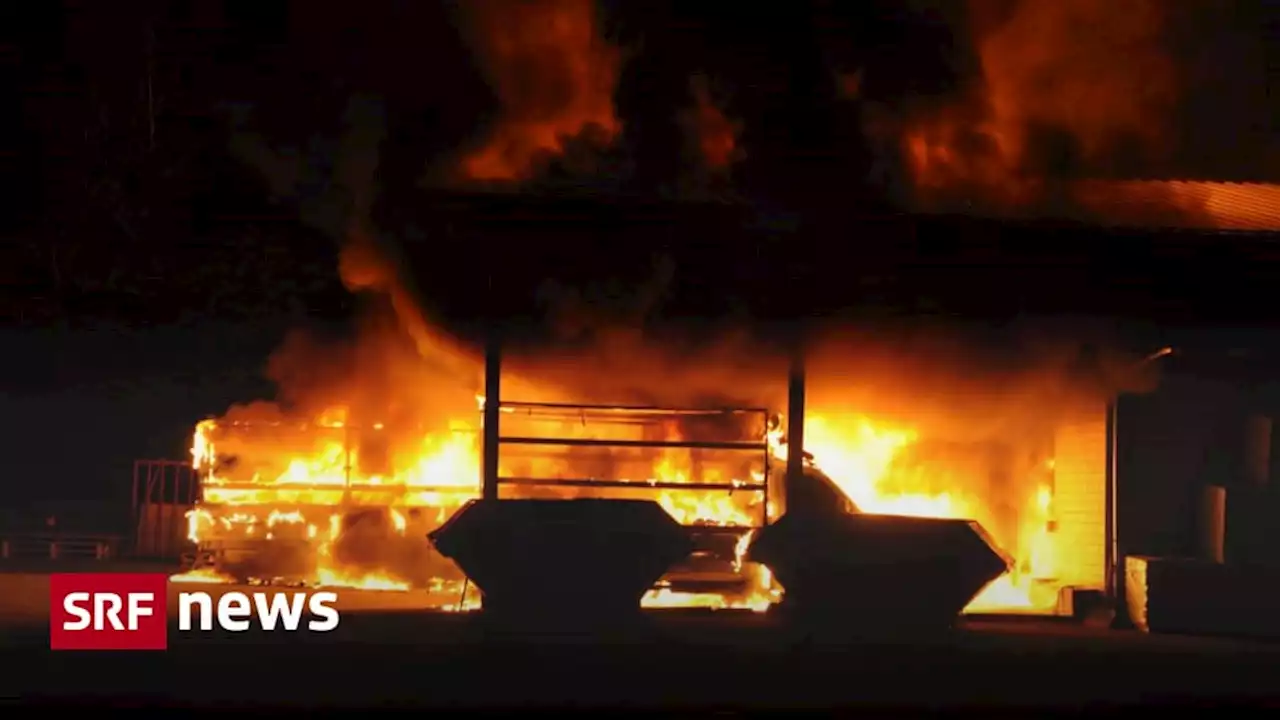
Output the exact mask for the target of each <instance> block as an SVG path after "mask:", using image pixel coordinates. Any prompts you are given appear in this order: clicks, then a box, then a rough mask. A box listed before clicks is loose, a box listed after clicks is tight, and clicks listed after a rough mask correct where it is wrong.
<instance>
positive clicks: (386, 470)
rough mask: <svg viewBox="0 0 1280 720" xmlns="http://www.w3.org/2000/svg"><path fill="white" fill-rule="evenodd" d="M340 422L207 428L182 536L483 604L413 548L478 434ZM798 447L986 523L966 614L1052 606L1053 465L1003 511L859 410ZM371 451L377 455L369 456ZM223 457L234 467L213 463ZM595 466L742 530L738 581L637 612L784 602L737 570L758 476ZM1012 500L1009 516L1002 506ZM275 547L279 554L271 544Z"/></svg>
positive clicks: (865, 485)
mask: <svg viewBox="0 0 1280 720" xmlns="http://www.w3.org/2000/svg"><path fill="white" fill-rule="evenodd" d="M481 405H483V400H481ZM506 409H507V408H504V410H506ZM341 416H343V412H342V411H341V410H340V409H339V410H332V411H327V412H326V417H325V418H324V421H323V422H322V421H317V422H315V423H313V424H311V425H309V426H306V427H290V426H285V425H274V426H268V427H265V428H263V427H255V428H250V427H248V426H242V425H235V424H227V425H220V424H219V423H217V422H213V421H205V422H202V423H200V424H199V425H198V426H197V428H196V434H195V440H194V442H193V449H192V454H193V456H194V458H195V461H196V466H197V468H198V469H199V470H200V471H201V472H202V474H203V475H204V477H205V484H204V490H203V499H202V502H201V504H200V505H199V506H198V507H197V508H196V509H195V510H193V511H191V513H190V514H189V537H190V539H191V540H192V541H193V542H196V543H199V544H200V545H201V546H202V547H204V548H209V547H217V548H221V549H222V552H223V553H224V554H225V555H226V556H227V557H232V556H234V555H235V553H236V551H237V549H239V548H242V547H253V548H256V549H255V550H253V551H252V552H248V551H246V555H247V556H254V555H262V554H264V553H265V554H272V553H275V554H277V555H284V556H288V557H291V558H293V560H292V562H293V563H294V565H295V566H296V568H297V569H296V571H295V572H294V573H293V574H292V575H290V576H289V577H291V578H292V580H293V581H295V582H301V583H305V584H308V585H312V586H324V587H351V588H364V589H371V590H386V591H404V590H409V589H411V588H424V587H425V588H427V589H428V590H430V591H431V592H437V593H441V594H444V595H450V596H453V597H455V598H456V601H453V602H449V603H447V604H446V605H447V608H449V609H453V610H465V609H471V608H475V607H477V606H478V602H473V601H468V600H465V598H464V597H463V595H464V594H465V593H466V592H467V587H466V584H465V581H464V579H463V578H462V577H461V575H460V573H457V571H456V568H452V567H451V564H449V563H447V561H444V562H441V559H440V558H436V560H435V563H434V564H431V563H427V564H426V565H425V566H424V564H423V555H422V553H423V552H424V551H425V548H424V546H425V545H426V543H425V542H424V541H423V538H424V537H425V535H426V533H427V532H429V531H430V529H432V528H434V527H438V526H439V525H440V524H441V523H443V522H444V521H445V520H447V519H448V517H449V516H451V515H452V513H453V512H455V511H456V510H457V509H458V508H459V507H461V505H462V504H463V503H465V502H466V501H467V500H469V499H471V498H474V497H477V496H478V494H479V448H478V447H477V445H478V442H477V432H476V430H477V428H475V427H468V426H467V425H466V424H465V423H463V422H455V423H453V428H454V430H453V431H452V432H449V433H447V434H445V435H435V436H432V435H427V436H425V437H420V436H416V434H413V433H410V434H404V433H394V432H393V431H392V430H390V429H388V428H386V427H384V426H383V425H381V424H378V425H375V426H374V427H373V428H372V429H371V430H370V431H369V432H368V433H365V434H364V435H363V437H364V438H365V444H363V445H359V446H356V445H354V443H352V444H347V443H348V442H350V441H349V440H344V437H349V436H348V435H346V434H347V433H353V432H354V429H353V428H350V427H347V426H346V425H344V424H341V423H339V422H338V421H336V420H334V418H337V417H341ZM516 421H517V419H516V418H513V420H512V422H513V423H514V422H516ZM557 422H559V421H557ZM335 432H336V433H338V434H339V435H338V437H336V438H335V437H334V436H333V433H335ZM504 432H505V431H504ZM513 432H514V431H513ZM635 432H636V431H635V430H634V428H629V426H625V425H623V426H607V427H592V426H590V424H583V423H581V422H567V421H566V422H565V424H564V425H557V427H556V434H557V436H563V437H579V438H594V439H609V440H619V439H623V438H625V437H628V435H627V433H635ZM369 438H373V440H369ZM781 438H782V429H781V427H780V425H779V426H775V427H773V428H772V429H771V430H769V431H768V432H767V433H766V434H765V438H764V439H765V441H766V443H767V446H768V448H769V451H770V454H771V455H772V457H773V458H774V459H775V462H774V463H772V466H773V467H774V468H781V467H783V466H785V460H786V455H787V449H786V445H785V444H784V443H783V442H782V440H781ZM650 439H652V438H650ZM224 448H226V449H225V450H224ZM806 449H807V450H808V451H810V453H811V454H812V455H813V456H814V457H815V458H817V460H816V461H815V463H814V464H815V466H817V467H819V468H821V470H822V471H823V472H825V473H826V474H827V475H828V476H830V477H831V478H832V480H833V481H834V482H836V483H837V484H838V486H839V487H840V488H841V490H842V491H843V492H844V493H845V494H846V495H847V496H848V497H849V498H850V499H851V500H852V501H853V502H854V503H855V504H856V505H857V506H858V508H859V509H860V510H861V511H862V512H868V513H878V514H897V515H910V516H919V517H947V518H965V519H973V520H976V521H978V522H980V523H982V525H983V527H984V528H986V529H988V531H989V532H991V533H992V535H993V536H994V537H995V538H996V540H997V542H998V543H1000V545H1001V546H1002V547H1003V548H1004V549H1006V551H1008V552H1010V553H1011V554H1013V555H1014V556H1015V557H1016V558H1017V564H1016V567H1015V568H1014V569H1013V570H1012V571H1011V572H1010V573H1009V574H1007V575H1005V576H1003V577H1001V578H999V579H998V580H997V581H995V582H993V583H992V584H991V585H990V586H989V587H988V588H986V589H985V590H984V591H983V592H982V593H981V595H980V596H979V597H978V598H976V599H975V600H974V601H973V603H972V604H971V606H970V608H969V611H971V612H974V611H1017V610H1023V611H1031V610H1035V611H1051V610H1052V609H1053V608H1054V606H1055V604H1056V602H1057V591H1058V589H1059V587H1060V584H1061V583H1059V582H1058V575H1059V573H1058V568H1059V565H1060V563H1062V562H1063V561H1065V560H1069V559H1070V556H1069V554H1067V553H1068V551H1069V548H1064V547H1061V546H1060V544H1059V543H1058V542H1057V539H1056V536H1055V527H1056V518H1055V517H1054V512H1055V510H1054V495H1053V489H1052V482H1053V470H1054V468H1053V462H1052V460H1050V459H1043V460H1041V461H1040V462H1039V463H1038V464H1037V465H1035V466H1034V467H1029V468H1022V471H1023V472H1025V473H1026V474H1027V477H1021V478H1016V480H1017V481H1016V482H1010V483H1008V484H1007V486H1006V487H1005V488H1004V489H1003V490H1001V492H1007V493H1019V492H1021V493H1023V495H1024V499H1023V500H1022V501H1017V500H1016V498H1006V499H1005V502H1004V503H999V502H996V498H995V497H994V496H993V495H992V493H993V492H994V491H993V490H992V489H991V488H990V487H989V486H988V485H987V484H985V483H987V480H986V478H985V476H986V475H987V474H989V472H990V469H989V463H987V462H985V461H984V462H980V463H973V462H970V461H966V460H965V458H964V457H962V455H963V453H960V454H957V453H959V451H957V450H955V449H947V448H942V449H932V450H931V449H930V448H929V445H928V444H927V443H925V442H922V440H921V439H920V437H919V435H918V433H916V432H915V431H912V430H909V429H903V428H895V427H891V426H888V425H885V424H883V423H877V422H874V421H872V420H871V419H869V418H867V417H864V416H857V415H853V416H835V415H813V416H811V417H809V418H807V419H806ZM371 451H372V453H374V454H376V455H377V457H376V458H371V457H370V452H371ZM227 457H234V458H235V461H234V462H225V463H224V462H222V460H221V459H223V458H227ZM598 460H600V461H601V462H605V463H606V466H607V468H608V469H615V470H617V469H626V468H641V467H647V468H648V472H646V473H644V475H647V476H648V477H647V481H642V482H638V483H636V485H637V486H638V487H637V488H636V489H627V488H623V489H610V488H590V490H589V492H590V495H591V496H605V497H649V498H655V499H656V500H657V501H658V502H659V504H660V505H661V506H662V507H663V508H664V509H666V510H667V512H668V513H670V514H671V515H672V517H674V518H675V519H676V520H678V521H679V522H681V523H683V524H686V525H702V526H712V527H722V528H743V531H742V532H741V533H740V534H739V535H738V540H737V545H736V548H735V558H734V559H733V561H732V568H731V570H732V572H733V573H735V574H736V576H737V577H738V579H739V582H737V583H736V584H734V585H733V587H731V588H730V587H726V589H724V590H720V591H706V590H699V591H696V592H693V591H684V590H681V589H680V587H678V586H677V585H673V584H672V583H671V582H668V581H664V582H663V583H660V584H659V586H658V587H655V588H654V589H653V590H652V591H650V592H649V593H648V594H647V595H646V596H645V597H644V599H643V605H644V606H645V607H650V608H670V607H684V608H691V607H692V608H710V609H743V610H753V611H763V610H765V609H767V608H768V607H769V606H770V605H771V604H773V603H776V602H777V601H778V600H779V599H780V598H781V596H782V589H781V588H780V587H779V586H778V585H777V583H776V582H775V581H774V580H773V577H772V574H771V573H770V572H769V570H768V568H766V567H764V566H761V565H758V564H753V563H746V562H743V556H744V555H745V551H746V548H747V547H748V545H749V543H750V540H751V537H752V535H753V533H752V531H750V530H748V528H751V527H753V526H758V525H759V523H760V521H761V520H762V515H761V511H762V509H763V508H762V503H763V498H762V497H761V496H760V494H759V493H752V492H747V491H735V490H734V488H735V487H745V486H748V485H750V484H751V483H758V482H760V481H761V480H762V479H763V475H764V472H763V469H761V471H759V472H757V471H746V470H743V471H742V474H743V476H744V477H745V480H740V479H734V478H737V477H738V475H737V474H736V472H735V470H734V468H733V467H729V466H724V467H719V466H716V465H714V464H708V463H705V462H704V463H702V467H700V468H697V469H696V471H695V466H696V465H698V463H696V462H695V459H694V457H693V456H692V455H691V454H690V451H688V450H671V449H658V450H653V451H651V452H649V453H647V454H644V453H641V454H637V455H634V456H627V457H624V456H623V455H622V454H619V453H618V452H617V451H614V452H613V453H612V454H610V455H608V456H607V457H602V458H598ZM566 462H567V460H566V457H565V456H563V455H556V454H554V453H552V454H550V455H548V454H541V455H533V456H519V455H517V456H515V457H513V458H511V459H504V461H503V467H502V468H501V469H500V473H501V474H502V475H503V476H504V477H507V476H530V477H562V476H564V473H565V472H567V471H568V470H571V469H575V468H571V467H569V466H568V465H566ZM576 462H578V463H581V462H582V461H576ZM584 467H585V466H584ZM587 469H588V470H589V469H590V468H589V467H588V468H587ZM642 472H643V471H642ZM644 475H641V476H642V477H643V476H644ZM726 477H727V478H730V480H729V482H728V483H727V485H726V490H725V491H707V490H702V489H698V490H681V489H679V487H678V486H679V485H680V484H687V483H689V482H692V481H694V480H695V479H696V480H698V481H701V482H707V481H708V480H709V479H719V480H723V479H724V478H726ZM667 483H670V484H671V485H668V486H666V487H663V488H662V489H657V488H654V489H651V490H645V489H644V488H645V486H652V485H655V484H667ZM512 491H513V492H515V493H516V495H515V496H529V497H574V496H580V495H581V494H583V493H584V492H587V491H586V490H583V489H581V488H565V487H554V488H535V487H529V488H525V487H521V486H516V487H514V488H512ZM1011 504H1012V505H1016V506H1017V507H1013V508H1012V509H1010V507H1009V506H1010V505H1011ZM998 506H1003V507H1004V510H1003V511H1000V510H998ZM353 518H354V520H353ZM1010 518H1012V521H1011V520H1010ZM254 543H258V544H257V545H254ZM262 543H266V545H263V544H262ZM268 546H269V547H273V548H276V550H266V549H265V548H266V547H268ZM405 553H407V554H405ZM246 562H247V563H248V564H247V565H245V567H247V568H249V570H246V571H244V572H241V573H239V579H241V580H245V579H250V580H252V579H254V578H262V577H268V578H273V577H278V576H279V575H278V574H277V573H274V572H262V571H260V570H258V571H255V570H254V569H253V568H254V566H253V564H252V561H246ZM233 564H234V563H233ZM286 564H287V563H286ZM446 565H449V566H448V567H446ZM423 567H428V568H429V570H430V572H429V574H428V575H427V576H422V575H421V573H419V575H418V576H416V577H415V576H414V573H415V568H416V569H417V570H419V571H420V570H421V568H423ZM174 579H175V581H183V582H231V581H233V580H235V579H237V575H235V574H233V573H232V572H230V571H229V570H227V569H224V568H221V567H220V568H219V569H218V570H213V569H209V568H202V569H199V570H194V571H192V572H189V573H184V574H182V575H178V576H175V577H174ZM472 592H474V589H472Z"/></svg>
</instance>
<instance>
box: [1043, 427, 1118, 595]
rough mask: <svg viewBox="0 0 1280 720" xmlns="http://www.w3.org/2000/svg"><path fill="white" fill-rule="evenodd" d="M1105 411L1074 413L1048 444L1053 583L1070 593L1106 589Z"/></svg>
mask: <svg viewBox="0 0 1280 720" xmlns="http://www.w3.org/2000/svg"><path fill="white" fill-rule="evenodd" d="M1106 463H1107V420H1106V406H1105V405H1102V404H1099V405H1098V406H1097V407H1096V409H1090V410H1088V411H1087V412H1083V413H1080V414H1079V415H1078V416H1076V417H1073V418H1071V419H1070V420H1068V421H1067V422H1066V423H1064V424H1063V425H1062V426H1060V427H1059V428H1058V432H1057V434H1056V436H1055V438H1054V505H1055V508H1056V513H1055V515H1056V518H1057V522H1058V530H1057V535H1058V542H1057V546H1058V553H1059V555H1058V557H1059V558H1060V559H1061V560H1060V571H1059V577H1060V578H1061V580H1062V581H1063V582H1064V583H1065V584H1067V585H1072V586H1076V587H1085V588H1098V589H1101V588H1103V587H1104V586H1105V585H1106V542H1107V532H1106V528H1107V525H1106V512H1107V495H1106V492H1107V467H1106Z"/></svg>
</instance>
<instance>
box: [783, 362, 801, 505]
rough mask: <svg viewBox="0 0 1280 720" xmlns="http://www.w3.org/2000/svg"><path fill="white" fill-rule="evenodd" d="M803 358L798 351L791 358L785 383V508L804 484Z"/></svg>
mask: <svg viewBox="0 0 1280 720" xmlns="http://www.w3.org/2000/svg"><path fill="white" fill-rule="evenodd" d="M804 379H805V378H804V356H803V354H801V353H800V352H799V351H797V352H796V354H795V355H794V356H792V358H791V373H790V377H789V381H788V383H787V485H786V488H785V495H786V497H787V500H788V502H787V507H788V508H790V507H792V506H793V504H792V503H791V502H790V500H791V498H792V497H793V494H794V493H795V492H796V488H797V487H799V486H800V483H803V482H804V394H805V393H804Z"/></svg>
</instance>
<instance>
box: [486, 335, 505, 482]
mask: <svg viewBox="0 0 1280 720" xmlns="http://www.w3.org/2000/svg"><path fill="white" fill-rule="evenodd" d="M501 386H502V344H501V340H500V339H499V337H498V334H497V332H495V331H494V330H490V331H489V338H488V342H487V343H485V352H484V438H483V443H484V448H483V455H482V459H481V468H482V470H481V472H483V473H484V476H483V479H482V482H481V491H482V492H481V495H482V496H483V497H484V499H485V500H497V499H498V422H499V417H500V415H501V412H500V411H501V407H502V401H501V399H500V398H501V390H502V387H501Z"/></svg>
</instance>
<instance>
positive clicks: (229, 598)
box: [218, 592, 253, 632]
mask: <svg viewBox="0 0 1280 720" xmlns="http://www.w3.org/2000/svg"><path fill="white" fill-rule="evenodd" d="M252 612H253V606H251V605H250V604H249V598H248V597H246V596H245V594H244V593H242V592H229V593H226V594H225V595H223V596H222V597H220V598H218V625H220V626H221V627H222V629H223V630H229V631H231V632H244V631H245V630H248V629H249V621H248V620H246V619H245V618H247V617H249V615H250V614H251V613H252Z"/></svg>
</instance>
